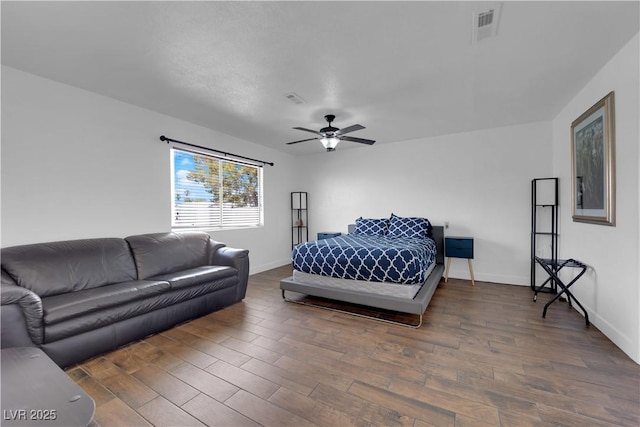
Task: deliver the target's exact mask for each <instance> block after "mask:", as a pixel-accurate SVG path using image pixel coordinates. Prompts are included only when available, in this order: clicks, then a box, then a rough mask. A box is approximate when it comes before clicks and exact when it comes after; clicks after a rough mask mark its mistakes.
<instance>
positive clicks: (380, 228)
mask: <svg viewBox="0 0 640 427" xmlns="http://www.w3.org/2000/svg"><path fill="white" fill-rule="evenodd" d="M388 229H389V219H388V218H382V219H374V218H362V217H360V218H358V219H356V229H355V230H353V234H366V235H367V236H384V235H386V234H387V230H388Z"/></svg>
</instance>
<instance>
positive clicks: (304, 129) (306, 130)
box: [294, 127, 324, 136]
mask: <svg viewBox="0 0 640 427" xmlns="http://www.w3.org/2000/svg"><path fill="white" fill-rule="evenodd" d="M294 129H298V130H303V131H305V132H311V133H315V134H316V135H320V136H324V135H322V134H321V133H320V132H318V131H317V130H311V129H307V128H300V127H295V128H294Z"/></svg>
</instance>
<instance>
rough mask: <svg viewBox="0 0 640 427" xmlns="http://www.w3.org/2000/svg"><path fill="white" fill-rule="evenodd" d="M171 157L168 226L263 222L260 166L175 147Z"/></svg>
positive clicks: (236, 225) (209, 226) (242, 225)
mask: <svg viewBox="0 0 640 427" xmlns="http://www.w3.org/2000/svg"><path fill="white" fill-rule="evenodd" d="M171 159H172V162H171V163H172V164H171V169H172V174H173V175H172V176H173V186H172V187H173V188H172V195H171V196H172V206H173V209H172V224H171V225H172V228H174V229H219V228H245V227H257V226H261V225H262V224H263V209H262V168H261V167H258V166H255V165H250V164H247V163H242V162H238V161H233V160H229V159H224V158H219V157H216V156H211V155H207V154H202V153H196V152H192V151H187V150H181V149H178V148H173V150H172V155H171Z"/></svg>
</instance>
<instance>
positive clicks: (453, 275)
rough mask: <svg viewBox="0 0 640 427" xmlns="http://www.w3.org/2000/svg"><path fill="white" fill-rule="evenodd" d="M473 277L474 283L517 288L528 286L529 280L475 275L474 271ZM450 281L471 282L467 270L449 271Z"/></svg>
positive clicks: (505, 276) (504, 276) (506, 276)
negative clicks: (497, 284) (499, 284)
mask: <svg viewBox="0 0 640 427" xmlns="http://www.w3.org/2000/svg"><path fill="white" fill-rule="evenodd" d="M473 277H474V279H475V280H476V282H491V283H501V284H504V285H518V286H530V285H531V280H530V279H529V276H513V275H506V274H484V273H476V272H475V271H474V273H473ZM449 278H450V279H463V280H471V276H469V270H468V269H465V268H456V269H455V270H454V269H451V270H450V271H449Z"/></svg>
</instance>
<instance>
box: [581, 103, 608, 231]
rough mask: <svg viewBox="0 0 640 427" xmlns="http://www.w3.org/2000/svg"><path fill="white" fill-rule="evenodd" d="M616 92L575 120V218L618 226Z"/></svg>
mask: <svg viewBox="0 0 640 427" xmlns="http://www.w3.org/2000/svg"><path fill="white" fill-rule="evenodd" d="M614 120H615V118H614V93H613V92H609V94H607V96H605V97H604V98H602V99H601V100H600V101H598V102H596V103H595V104H594V105H593V106H592V107H591V108H589V109H588V110H587V111H585V112H584V113H583V114H582V115H581V116H580V117H578V118H577V119H576V120H574V121H573V123H571V177H572V184H571V194H572V197H573V201H572V203H573V220H574V221H577V222H588V223H592V224H602V225H612V226H614V225H615V223H616V222H615V176H616V168H615V166H616V165H615V123H614Z"/></svg>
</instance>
